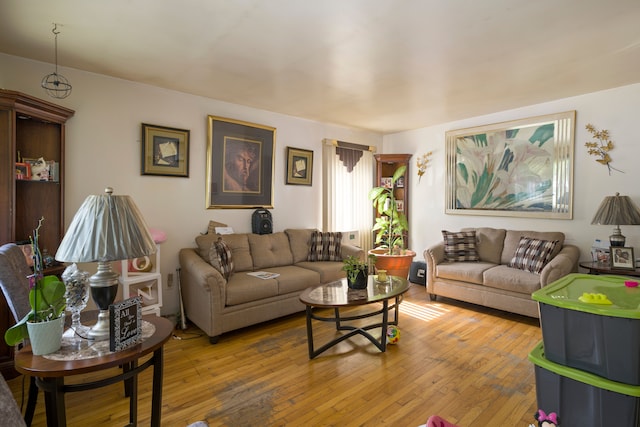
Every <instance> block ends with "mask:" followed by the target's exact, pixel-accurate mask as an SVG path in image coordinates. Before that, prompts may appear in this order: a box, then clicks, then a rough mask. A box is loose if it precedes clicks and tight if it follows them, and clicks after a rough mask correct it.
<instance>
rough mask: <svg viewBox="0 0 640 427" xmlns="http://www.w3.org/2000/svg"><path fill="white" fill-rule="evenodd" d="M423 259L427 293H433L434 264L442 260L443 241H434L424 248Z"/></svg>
mask: <svg viewBox="0 0 640 427" xmlns="http://www.w3.org/2000/svg"><path fill="white" fill-rule="evenodd" d="M423 255H424V260H425V262H426V265H427V293H433V283H434V282H435V279H436V266H437V265H438V264H440V263H441V262H443V261H444V242H439V243H436V244H435V245H433V246H431V247H428V248H427V249H425V250H424V253H423Z"/></svg>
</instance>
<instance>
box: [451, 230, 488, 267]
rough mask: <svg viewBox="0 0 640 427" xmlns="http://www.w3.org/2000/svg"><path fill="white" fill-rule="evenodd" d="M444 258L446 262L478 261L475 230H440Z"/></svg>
mask: <svg viewBox="0 0 640 427" xmlns="http://www.w3.org/2000/svg"><path fill="white" fill-rule="evenodd" d="M442 237H443V238H444V256H445V258H446V259H447V261H453V262H465V261H479V260H480V258H479V257H478V251H477V250H476V232H475V230H469V231H459V232H451V231H446V230H442Z"/></svg>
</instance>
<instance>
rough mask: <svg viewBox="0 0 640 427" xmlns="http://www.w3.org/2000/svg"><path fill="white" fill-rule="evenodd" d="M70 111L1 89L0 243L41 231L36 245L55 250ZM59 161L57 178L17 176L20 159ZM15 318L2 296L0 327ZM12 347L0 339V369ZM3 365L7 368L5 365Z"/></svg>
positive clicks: (59, 233) (60, 220)
mask: <svg viewBox="0 0 640 427" xmlns="http://www.w3.org/2000/svg"><path fill="white" fill-rule="evenodd" d="M73 115H74V111H73V110H70V109H68V108H64V107H61V106H59V105H56V104H53V103H51V102H48V101H44V100H42V99H38V98H35V97H32V96H30V95H26V94H23V93H20V92H16V91H11V90H4V89H0V163H1V164H2V167H1V168H0V244H5V243H10V242H17V241H21V240H28V239H29V236H30V235H31V232H32V231H33V229H34V228H36V227H37V225H38V220H39V219H40V218H42V217H44V218H45V221H44V223H43V226H42V228H41V229H40V249H41V250H43V251H44V250H45V249H47V250H48V251H49V253H51V254H55V252H56V251H57V250H58V245H59V244H60V241H61V240H62V237H63V235H64V147H65V144H64V143H65V123H66V121H67V120H69V119H70V118H71V117H72V116H73ZM40 157H42V158H44V159H45V160H53V161H55V162H57V163H58V166H59V174H58V181H55V182H54V181H30V180H18V179H16V167H15V164H16V162H17V161H18V159H19V158H33V159H38V158H40ZM12 324H13V318H12V317H11V314H10V312H9V309H8V307H7V305H6V302H5V301H4V298H0V331H5V330H6V329H7V328H8V327H9V326H10V325H12ZM12 366H13V348H10V347H8V346H6V344H5V343H4V340H0V371H1V372H2V373H3V374H4V373H5V372H9V373H10V372H11V367H12ZM5 368H6V369H5Z"/></svg>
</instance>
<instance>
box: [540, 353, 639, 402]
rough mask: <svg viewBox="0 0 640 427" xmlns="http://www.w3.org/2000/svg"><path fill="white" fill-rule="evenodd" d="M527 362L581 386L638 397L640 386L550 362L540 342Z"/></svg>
mask: <svg viewBox="0 0 640 427" xmlns="http://www.w3.org/2000/svg"><path fill="white" fill-rule="evenodd" d="M529 361H530V362H532V363H533V364H535V365H536V366H539V367H541V368H544V369H546V370H547V371H550V372H553V373H554V374H557V375H561V376H563V377H566V378H571V379H572V380H575V381H578V382H581V383H583V384H588V385H591V386H594V387H598V388H601V389H605V390H609V391H613V392H615V393H620V394H625V395H627V396H632V397H640V386H637V385H630V384H625V383H619V382H616V381H611V380H608V379H606V378H603V377H600V376H598V375H594V374H590V373H589V372H585V371H581V370H580V369H575V368H570V367H568V366H564V365H560V364H559V363H553V362H550V361H549V360H547V358H546V357H544V348H543V345H542V341H541V342H540V343H538V345H537V346H535V347H534V349H533V350H531V353H529Z"/></svg>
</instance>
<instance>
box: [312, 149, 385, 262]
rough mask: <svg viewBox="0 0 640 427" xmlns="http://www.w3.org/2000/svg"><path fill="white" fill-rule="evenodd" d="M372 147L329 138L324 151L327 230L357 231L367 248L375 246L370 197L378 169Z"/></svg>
mask: <svg viewBox="0 0 640 427" xmlns="http://www.w3.org/2000/svg"><path fill="white" fill-rule="evenodd" d="M350 147H352V148H350ZM368 148H369V147H366V146H357V145H355V144H348V143H341V142H338V141H335V140H325V143H324V145H323V150H322V151H323V159H322V160H323V161H322V168H323V173H322V176H323V186H322V188H323V215H322V217H323V218H322V219H323V231H353V230H357V231H358V233H359V237H360V246H361V247H362V249H364V250H365V251H367V250H369V249H371V248H372V232H371V227H372V226H373V208H372V206H371V202H370V201H369V198H368V197H367V196H368V194H369V190H370V189H371V188H372V187H373V180H374V170H375V168H374V166H375V163H374V159H373V154H372V153H371V151H369V149H368ZM341 157H342V158H341Z"/></svg>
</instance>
